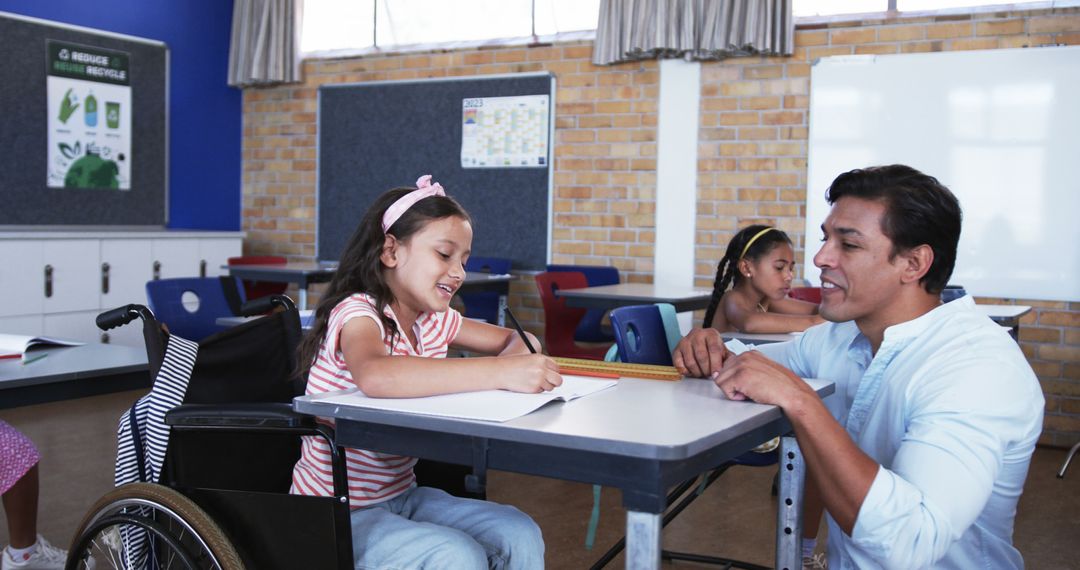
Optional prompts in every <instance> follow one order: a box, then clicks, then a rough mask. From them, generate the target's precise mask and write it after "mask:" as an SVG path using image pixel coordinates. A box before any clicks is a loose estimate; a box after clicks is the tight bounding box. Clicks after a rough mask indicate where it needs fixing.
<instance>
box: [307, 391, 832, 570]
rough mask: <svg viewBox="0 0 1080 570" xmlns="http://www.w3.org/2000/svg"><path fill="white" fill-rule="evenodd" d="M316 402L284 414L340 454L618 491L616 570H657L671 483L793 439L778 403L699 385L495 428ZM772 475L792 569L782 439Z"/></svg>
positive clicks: (621, 396)
mask: <svg viewBox="0 0 1080 570" xmlns="http://www.w3.org/2000/svg"><path fill="white" fill-rule="evenodd" d="M809 382H810V385H811V386H812V387H813V388H814V389H815V390H816V391H817V392H818V393H819V394H821V395H822V396H826V395H828V394H831V393H832V392H833V383H832V382H827V381H822V380H811V381H809ZM323 398H325V396H323ZM320 400H321V398H320V396H318V395H315V396H300V397H298V398H296V399H295V400H294V401H293V407H294V408H295V409H296V410H297V411H299V412H302V413H306V414H314V415H317V416H323V417H332V418H334V419H335V421H336V424H337V443H338V444H340V445H345V446H349V447H357V448H361V449H369V450H374V451H381V452H385V453H395V454H401V455H406V456H413V457H423V458H427V459H433V460H437V461H445V462H449V463H457V464H461V465H472V466H473V467H474V468H476V469H477V472H479V473H484V472H485V471H486V470H487V469H499V470H503V471H512V472H517V473H525V474H530V475H538V476H542V477H552V478H556V479H565V480H569V481H578V482H582V483H593V484H598V485H607V486H611V487H617V488H619V489H620V490H621V491H622V497H623V505H624V506H625V507H626V509H627V513H626V536H627V541H626V567H627V568H635V569H639V568H640V569H645V568H658V567H659V565H660V543H661V537H660V530H661V516H662V513H663V511H664V509H665V507H666V506H667V505H666V504H665V503H666V497H665V494H666V493H667V491H668V490H669V489H670V488H671V487H672V486H674V485H677V484H678V483H681V482H683V481H685V480H687V479H689V478H691V477H694V476H696V475H698V474H700V473H703V472H705V471H708V470H709V469H712V468H714V467H716V466H718V465H720V464H722V463H724V462H725V461H727V460H730V459H732V458H734V457H736V456H738V455H740V454H742V453H744V452H746V451H748V450H750V449H751V448H753V447H754V446H756V445H758V444H759V443H761V442H763V441H767V440H769V439H770V438H772V437H775V436H779V435H784V434H787V433H788V432H789V431H790V430H791V424H790V423H789V422H788V420H787V419H786V418H785V417H784V415H783V413H782V412H781V411H780V409H779V408H777V407H776V406H766V405H762V404H755V403H751V402H735V401H730V400H727V399H725V398H724V397H723V395H722V393H721V392H720V389H719V388H717V387H716V385H715V384H713V383H712V382H711V381H709V380H703V379H683V380H678V381H657V380H639V379H634V378H623V379H621V380H619V383H618V385H616V386H615V387H613V388H609V389H607V390H604V391H601V392H598V393H595V394H592V395H590V396H587V397H584V398H579V399H576V400H573V401H571V402H568V403H553V404H548V405H547V406H544V407H542V408H540V409H539V410H537V411H535V412H533V413H531V414H527V415H524V416H521V417H519V418H516V419H513V420H510V421H508V422H504V423H497V422H484V421H478V420H466V419H459V418H445V417H435V416H425V415H418V414H412V413H403V412H390V411H385V410H374V409H364V408H358V407H353V406H345V405H340V404H331V403H329V402H321V401H320ZM788 465H790V467H788ZM780 473H781V479H780V490H779V500H778V501H777V505H778V513H777V534H776V540H777V560H776V563H777V567H779V568H797V567H799V566H798V564H799V563H800V558H799V554H800V551H799V545H798V540H799V537H801V536H802V531H801V518H800V517H801V511H802V477H803V466H802V457H801V455H800V453H799V451H798V445H797V444H796V443H795V439H794V437H784V438H783V443H782V451H781V469H780ZM526 492H527V490H526ZM787 499H790V501H788V500H787ZM762 500H763V501H764V500H768V498H767V497H765V498H763V499H762Z"/></svg>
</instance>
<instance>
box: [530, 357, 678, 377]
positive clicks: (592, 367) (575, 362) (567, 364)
mask: <svg viewBox="0 0 1080 570" xmlns="http://www.w3.org/2000/svg"><path fill="white" fill-rule="evenodd" d="M551 359H552V360H554V361H555V362H556V363H558V365H559V372H565V373H567V374H573V373H575V372H581V373H583V374H588V373H598V374H617V375H619V376H628V377H631V378H648V379H650V380H680V379H681V378H682V374H679V371H678V370H676V369H675V367H674V366H659V365H656V364H630V363H628V362H604V361H602V360H587V359H584V358H567V357H564V356H553V357H552V358H551Z"/></svg>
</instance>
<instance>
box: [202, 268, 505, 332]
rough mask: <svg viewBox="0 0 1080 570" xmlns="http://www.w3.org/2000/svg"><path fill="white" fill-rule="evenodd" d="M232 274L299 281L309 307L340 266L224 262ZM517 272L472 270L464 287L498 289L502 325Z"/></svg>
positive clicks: (302, 302) (253, 278) (304, 306)
mask: <svg viewBox="0 0 1080 570" xmlns="http://www.w3.org/2000/svg"><path fill="white" fill-rule="evenodd" d="M222 269H226V270H228V271H229V275H231V276H234V277H239V278H241V279H247V280H251V281H270V282H273V283H296V286H297V288H298V289H299V291H300V299H299V302H298V303H297V308H298V309H300V310H304V309H307V296H308V292H307V288H308V285H311V284H312V283H327V282H329V281H330V280H331V279H333V278H334V273H335V272H336V271H337V266H335V265H329V264H317V263H288V264H285V265H223V266H222ZM513 280H514V276H513V275H492V274H489V273H477V272H470V273H466V274H465V280H464V282H463V283H462V284H461V290H468V291H474V292H480V291H495V292H498V293H500V295H499V309H500V310H499V325H500V326H502V324H503V323H502V319H503V316H502V315H503V311H502V310H501V309H502V308H503V307H505V306H506V296H507V294H508V293H509V288H510V287H509V283H510V281H513Z"/></svg>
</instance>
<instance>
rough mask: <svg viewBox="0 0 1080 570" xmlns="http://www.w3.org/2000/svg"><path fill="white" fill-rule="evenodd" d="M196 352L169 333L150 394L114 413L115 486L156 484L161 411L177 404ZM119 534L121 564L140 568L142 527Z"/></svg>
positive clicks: (162, 440)
mask: <svg viewBox="0 0 1080 570" xmlns="http://www.w3.org/2000/svg"><path fill="white" fill-rule="evenodd" d="M198 352H199V345H198V344H197V343H194V342H191V341H190V340H187V339H184V338H180V337H178V336H170V337H169V341H168V344H167V345H166V346H165V355H164V357H163V359H162V363H161V370H160V371H159V372H158V375H157V377H156V378H154V385H153V387H152V388H151V389H150V393H149V394H147V395H145V396H143V397H142V398H139V399H138V400H137V401H136V402H135V405H133V406H132V407H131V409H130V410H128V411H126V412H124V414H123V415H122V416H120V425H119V426H118V427H117V433H116V439H117V452H116V471H115V477H114V480H115V483H116V486H117V487H119V486H120V485H124V484H126V483H134V482H137V481H143V482H147V483H157V481H158V478H159V477H160V475H161V465H162V463H164V461H165V449H166V448H167V447H168V445H169V426H168V425H167V424H166V423H165V413H166V412H168V411H169V410H171V409H173V408H175V407H176V406H179V405H180V404H181V403H183V401H184V393H185V392H186V391H187V385H188V381H189V380H190V379H191V371H192V369H194V367H195V357H196V355H198ZM140 514H142V515H147V514H148V513H140ZM120 536H121V538H122V540H123V542H124V558H125V564H124V567H125V568H143V567H145V566H144V565H145V562H146V553H147V535H146V531H145V530H141V529H136V528H134V527H131V526H126V525H125V526H122V527H121V528H120Z"/></svg>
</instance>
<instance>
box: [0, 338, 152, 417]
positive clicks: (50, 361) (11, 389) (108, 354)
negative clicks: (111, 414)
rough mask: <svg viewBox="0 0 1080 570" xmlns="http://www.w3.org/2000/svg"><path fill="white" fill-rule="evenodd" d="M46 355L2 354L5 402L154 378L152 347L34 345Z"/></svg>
mask: <svg viewBox="0 0 1080 570" xmlns="http://www.w3.org/2000/svg"><path fill="white" fill-rule="evenodd" d="M32 354H33V355H34V356H38V355H41V354H47V356H46V357H45V358H41V359H38V360H35V361H33V362H28V363H27V364H23V363H22V359H20V358H3V359H0V408H14V407H16V406H26V405H30V404H38V403H42V402H53V401H56V400H67V399H70V398H82V397H84V396H93V395H97V394H105V393H109V392H119V391H122V390H134V389H136V388H148V387H149V386H150V384H151V382H150V374H149V372H148V370H149V366H148V365H147V362H146V350H145V349H143V348H134V347H130V346H119V345H111V344H84V345H81V346H63V347H55V348H43V349H38V350H34V351H33V352H32Z"/></svg>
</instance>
